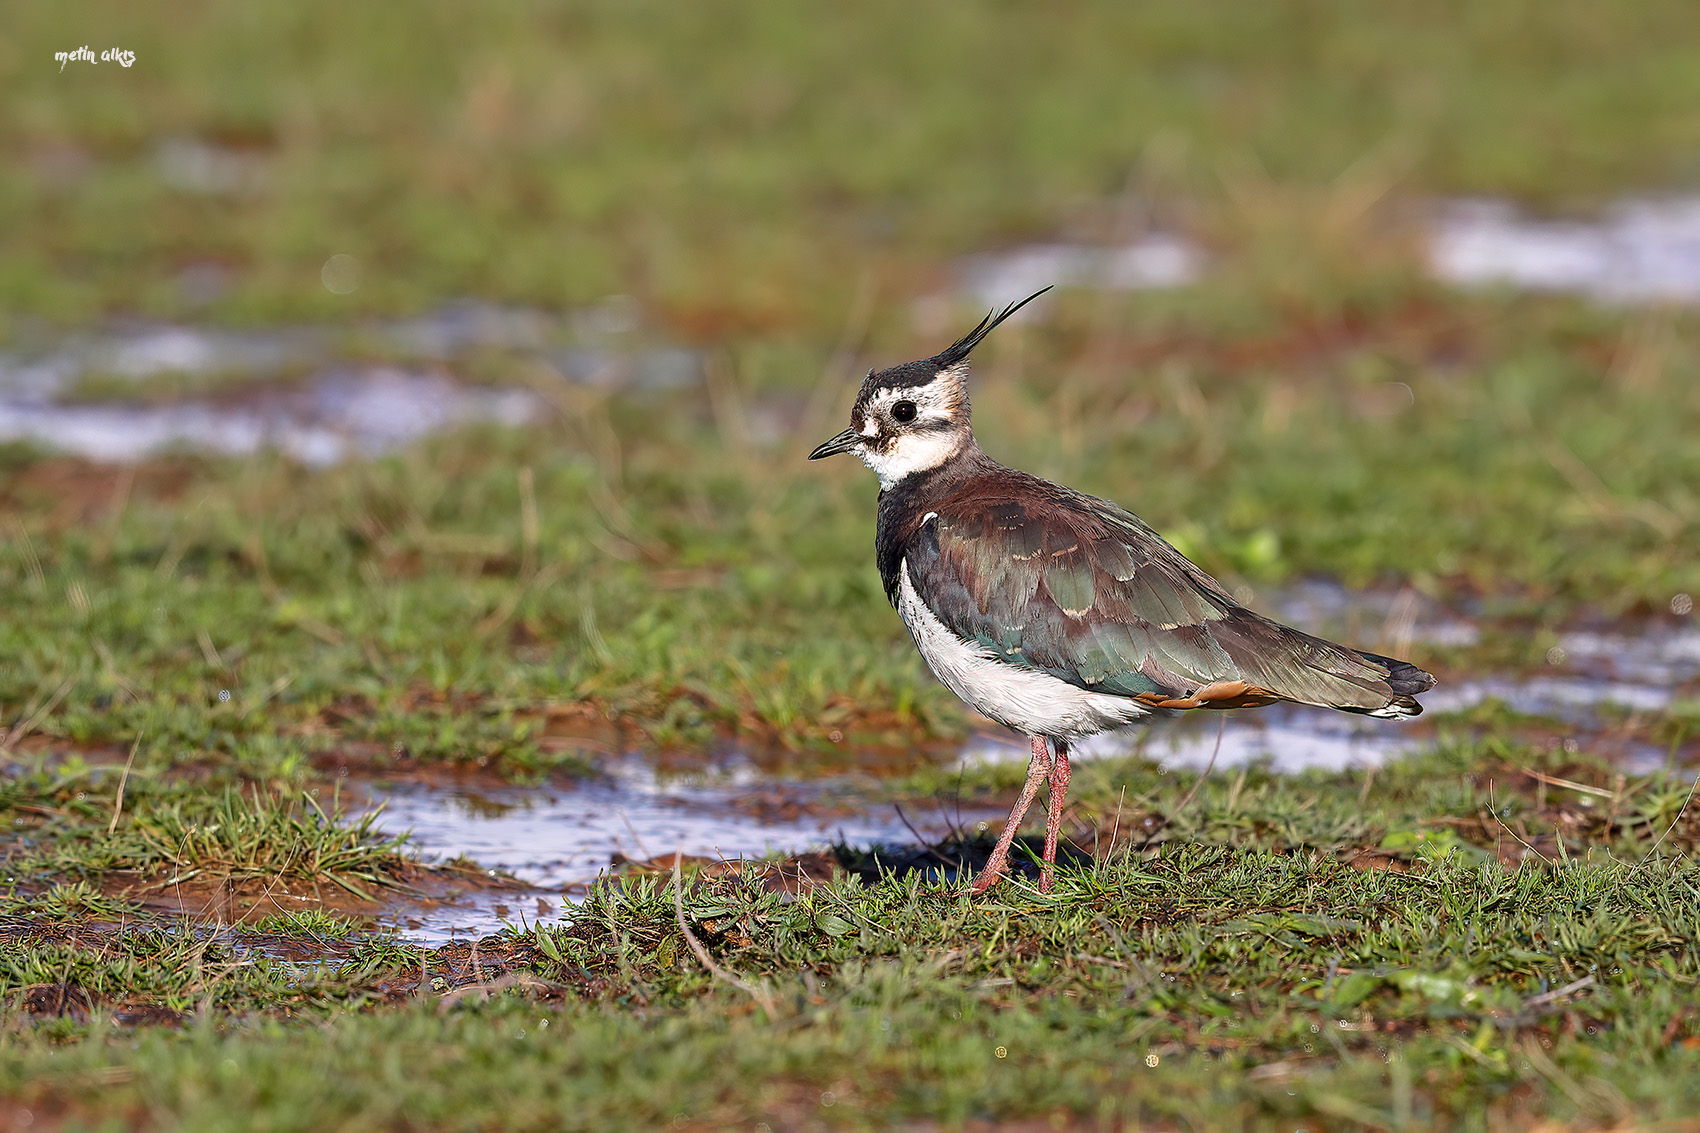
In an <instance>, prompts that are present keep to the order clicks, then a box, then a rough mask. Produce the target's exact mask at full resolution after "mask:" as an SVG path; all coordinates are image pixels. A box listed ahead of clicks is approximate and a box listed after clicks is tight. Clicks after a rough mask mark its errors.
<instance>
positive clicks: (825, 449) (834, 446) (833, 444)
mask: <svg viewBox="0 0 1700 1133" xmlns="http://www.w3.org/2000/svg"><path fill="white" fill-rule="evenodd" d="M861 441H862V438H861V436H860V435H859V434H858V433H857V432H856V430H854V429H846V430H844V431H843V432H842V433H840V434H838V435H837V436H836V437H833V438H832V439H831V440H830V441H822V442H821V443H820V444H818V445H816V446H815V451H814V452H811V453H810V454H809V459H810V460H819V459H820V458H821V457H823V456H837V455H838V454H839V453H841V452H855V451H856V446H857V445H858V444H860V443H861Z"/></svg>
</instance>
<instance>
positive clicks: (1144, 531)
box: [906, 477, 1434, 716]
mask: <svg viewBox="0 0 1700 1133" xmlns="http://www.w3.org/2000/svg"><path fill="white" fill-rule="evenodd" d="M985 487H986V485H984V484H981V485H980V486H979V490H977V491H975V492H974V493H973V494H972V495H971V496H970V495H963V496H959V497H957V498H955V499H953V500H951V501H949V503H948V504H947V505H946V506H945V507H944V508H941V509H940V510H939V511H938V512H936V513H934V514H932V515H931V516H930V517H929V518H928V519H927V520H926V521H925V522H924V523H923V524H922V526H921V528H920V530H919V531H918V532H917V537H916V538H915V539H914V541H913V542H912V543H911V544H910V550H909V552H908V554H907V556H906V557H907V559H908V565H909V573H910V578H911V580H912V582H913V585H914V586H915V588H916V590H917V591H918V593H919V594H920V596H921V598H922V600H923V601H925V602H926V603H927V605H928V607H930V608H931V609H932V610H933V611H934V612H935V613H936V614H937V615H938V617H939V619H940V620H941V621H942V622H943V623H944V624H945V625H946V626H947V627H949V628H950V629H951V630H952V632H954V633H956V634H957V635H958V636H960V637H961V638H963V639H964V640H966V641H973V642H977V643H979V644H980V645H982V646H984V647H986V648H987V649H990V650H992V651H994V652H995V653H996V654H997V655H998V656H999V657H1001V658H1002V659H1003V660H1005V661H1008V662H1010V663H1011V664H1017V665H1023V666H1027V667H1030V668H1034V669H1038V670H1042V671H1044V672H1046V673H1049V674H1051V675H1052V676H1055V677H1058V678H1060V679H1062V680H1065V681H1068V682H1069V683H1070V684H1073V685H1076V686H1078V687H1080V688H1084V689H1089V690H1092V691H1094V692H1104V693H1111V694H1115V695H1120V696H1127V697H1133V698H1136V699H1138V700H1141V701H1144V702H1146V703H1148V704H1150V705H1152V706H1154V707H1160V708H1237V707H1243V706H1248V705H1256V704H1268V703H1271V702H1274V701H1277V700H1287V701H1295V702H1297V703H1301V704H1314V705H1319V706H1323V707H1328V708H1338V709H1342V710H1345V711H1348V712H1361V713H1367V714H1370V715H1375V716H1415V715H1417V714H1418V713H1420V712H1421V711H1422V706H1421V705H1419V704H1418V703H1417V701H1416V700H1415V695H1416V694H1417V693H1420V692H1423V691H1426V690H1427V689H1429V688H1431V687H1433V684H1434V678H1433V677H1431V676H1429V674H1427V673H1425V672H1423V671H1422V670H1421V669H1418V668H1416V667H1415V666H1412V665H1409V664H1406V663H1405V662H1403V661H1397V660H1394V659H1392V658H1390V657H1382V656H1379V655H1377V654H1374V653H1365V652H1362V651H1360V650H1356V649H1351V648H1348V647H1346V646H1343V645H1336V644H1334V643H1333V642H1330V641H1324V640H1322V639H1321V638H1317V637H1312V636H1310V635H1309V634H1305V633H1301V632H1299V631H1298V630H1295V629H1292V628H1290V627H1287V626H1283V625H1281V624H1279V623H1278V622H1273V621H1271V620H1269V619H1268V618H1265V617H1263V616H1262V615H1260V614H1256V613H1253V612H1252V611H1251V610H1248V609H1246V608H1245V607H1243V606H1241V605H1240V604H1239V603H1237V602H1235V601H1234V600H1233V598H1232V597H1231V596H1230V595H1229V594H1228V593H1227V592H1226V591H1225V590H1223V589H1222V587H1221V586H1220V584H1218V583H1217V582H1216V581H1215V580H1214V579H1212V578H1211V577H1210V576H1209V575H1207V574H1205V573H1204V571H1202V570H1200V569H1199V568H1198V567H1197V566H1196V565H1194V564H1193V563H1192V562H1191V561H1189V560H1188V559H1187V558H1186V557H1185V556H1183V555H1182V554H1181V553H1180V552H1178V551H1176V550H1175V549H1174V548H1173V547H1171V546H1169V545H1168V543H1166V542H1164V541H1163V539H1162V538H1161V537H1160V536H1158V535H1157V534H1156V532H1154V531H1152V530H1151V529H1150V528H1149V527H1147V526H1146V525H1145V524H1144V523H1143V522H1142V521H1141V520H1140V519H1139V518H1138V517H1137V516H1134V515H1133V514H1131V513H1129V512H1126V511H1123V510H1122V509H1121V508H1118V507H1116V506H1115V505H1113V504H1110V503H1107V502H1105V501H1103V500H1099V499H1095V498H1093V497H1091V496H1085V495H1081V494H1079V493H1075V492H1069V491H1067V490H1066V489H1058V488H1056V487H1054V486H1053V485H1050V484H1046V483H1045V482H1043V481H1039V480H1033V479H1031V478H1027V477H1022V478H1021V480H1017V481H1013V482H1012V483H1011V484H1008V485H1005V486H1003V487H1002V488H1001V489H999V490H994V491H992V492H987V491H985Z"/></svg>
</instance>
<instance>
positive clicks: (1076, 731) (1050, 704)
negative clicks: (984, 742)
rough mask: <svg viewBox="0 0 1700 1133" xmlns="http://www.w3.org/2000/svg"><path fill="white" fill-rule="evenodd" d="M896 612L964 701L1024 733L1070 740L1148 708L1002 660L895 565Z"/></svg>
mask: <svg viewBox="0 0 1700 1133" xmlns="http://www.w3.org/2000/svg"><path fill="white" fill-rule="evenodd" d="M897 570H898V588H897V612H898V615H899V616H901V617H902V618H903V624H904V625H906V626H908V627H909V633H910V636H912V637H913V638H914V639H915V648H917V649H919V650H920V651H921V656H922V657H924V658H926V661H927V665H928V667H930V668H931V669H932V670H933V673H934V674H935V675H936V676H937V677H938V679H939V680H941V681H943V682H944V683H945V685H946V687H948V688H949V689H950V691H951V692H954V693H955V694H956V695H957V696H960V697H961V698H962V699H963V701H964V703H966V704H967V705H968V706H969V707H971V708H973V709H974V710H975V711H976V712H979V713H980V714H982V715H984V716H989V717H991V718H992V719H993V720H996V721H997V722H998V723H1000V724H1002V725H1003V726H1004V727H1006V728H1013V729H1015V730H1016V731H1018V732H1020V733H1022V734H1023V735H1027V736H1047V737H1049V738H1051V739H1058V740H1064V741H1068V742H1072V741H1074V740H1078V739H1081V738H1083V737H1085V736H1091V735H1096V734H1097V733H1099V732H1107V731H1110V730H1112V729H1114V728H1120V727H1124V726H1126V725H1128V724H1131V723H1133V722H1134V721H1135V720H1138V719H1140V718H1141V717H1144V716H1149V715H1150V714H1151V710H1150V709H1148V708H1146V707H1145V706H1144V705H1143V704H1140V703H1139V702H1138V701H1137V700H1131V699H1129V698H1127V697H1123V696H1111V695H1110V694H1108V693H1102V692H1088V691H1087V690H1086V689H1083V688H1079V687H1077V686H1075V685H1071V684H1069V683H1068V682H1067V681H1064V680H1059V679H1058V678H1056V677H1053V676H1051V675H1050V674H1049V673H1041V672H1038V671H1037V670H1033V669H1023V668H1019V667H1017V666H1015V665H1011V664H1009V663H1008V662H1005V661H1000V660H998V658H997V655H996V654H994V653H993V652H992V651H991V650H990V649H987V648H986V647H985V646H982V645H975V644H970V643H967V642H964V641H963V640H962V639H961V638H959V637H957V636H956V635H955V634H954V633H952V632H950V630H949V629H947V628H946V627H945V625H944V623H943V622H941V621H939V620H938V618H936V617H934V616H933V612H932V611H931V610H929V609H927V607H926V604H925V603H924V602H922V601H921V598H920V595H918V594H916V593H915V587H914V585H913V584H912V583H911V582H910V581H909V561H908V560H907V559H905V560H904V561H903V562H901V563H899V564H898V568H897Z"/></svg>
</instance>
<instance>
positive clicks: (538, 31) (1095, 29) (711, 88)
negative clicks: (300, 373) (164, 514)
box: [0, 0, 1700, 341]
mask: <svg viewBox="0 0 1700 1133" xmlns="http://www.w3.org/2000/svg"><path fill="white" fill-rule="evenodd" d="M1697 25H1700V17H1697V16H1696V14H1695V11H1694V7H1693V5H1692V4H1688V3H1684V2H1683V0H1631V2H1626V3H1623V4H1614V5H1600V4H1595V3H1588V2H1586V0H1546V2H1537V0H1493V2H1491V3H1464V2H1456V3H1436V2H1424V0H1395V2H1391V3H1386V4H1380V5H1377V6H1376V7H1375V8H1374V10H1373V11H1371V10H1367V9H1365V8H1364V7H1363V6H1361V5H1357V4H1352V3H1348V2H1345V0H1287V2H1281V3H1271V4H1252V3H1244V2H1230V0H1206V2H1196V0H1155V2H1149V3H1141V4H1113V3H1088V2H1080V0H1074V2H1064V3H1059V4H1054V5H1036V4H1014V3H986V4H966V3H948V4H937V5H913V4H901V3H891V2H883V0H875V2H873V3H867V4H857V5H812V4H784V3H773V2H757V3H722V2H718V0H709V2H704V3H693V4H666V3H653V2H643V0H640V2H621V3H614V2H608V3H560V4H544V3H494V4H470V3H445V2H438V0H426V2H423V3H417V4H409V5H405V6H399V5H398V6H385V5H346V4H337V3H330V2H325V0H309V2H305V3H299V4H289V5H243V4H228V3H212V2H203V3H192V2H181V0H167V2H165V3H163V4H159V5H149V6H146V7H139V6H136V5H132V4H122V3H99V2H83V3H78V4H76V5H73V6H71V7H70V8H63V7H57V6H52V5H40V4H35V5H24V6H21V7H19V8H18V9H16V10H15V11H13V12H11V13H10V14H9V15H8V18H7V35H6V36H5V42H4V43H3V44H0V85H3V87H4V89H5V92H6V98H5V100H4V105H3V107H0V131H3V133H0V144H3V145H4V148H5V151H6V152H7V153H8V155H9V159H8V161H7V163H6V164H7V166H8V169H7V173H6V175H5V178H4V196H3V198H0V232H3V233H4V240H5V245H4V248H3V256H0V263H3V267H0V271H3V272H4V275H3V278H0V298H3V300H4V304H5V306H6V308H7V310H8V311H9V312H10V313H12V314H14V315H15V314H18V313H20V312H31V313H45V314H49V315H52V316H53V317H55V318H61V319H78V318H83V317H86V316H89V315H93V314H97V313H110V312H124V313H135V312H145V313H150V314H160V315H170V314H181V313H182V311H183V307H182V303H181V300H180V298H179V297H178V296H177V295H176V289H175V288H174V287H173V286H172V281H173V279H174V277H175V274H176V272H177V270H178V269H180V268H182V267H183V266H184V265H186V264H189V263H193V262H196V261H201V260H206V261H211V262H216V263H221V264H225V265H227V266H229V267H230V268H231V269H233V271H234V272H235V275H236V283H235V286H234V287H233V288H232V289H231V291H230V293H229V294H228V295H226V296H225V297H223V298H222V299H221V300H220V301H219V302H218V303H216V304H215V305H214V306H213V309H212V311H211V312H209V313H210V314H211V315H212V316H213V317H217V318H231V319H250V320H265V319H273V318H279V317H330V316H334V315H338V314H342V313H345V312H348V311H350V310H365V311H379V310H383V311H393V310H398V309H411V308H417V307H419V306H421V305H423V304H428V303H431V302H433V301H436V300H441V299H443V298H446V297H457V296H465V295H475V296H479V297H482V298H486V299H491V300H501V301H512V302H526V303H540V304H546V305H563V304H575V303H584V302H587V301H590V300H594V299H597V298H600V297H601V296H603V295H606V294H609V293H611V292H624V293H628V294H633V295H636V296H638V297H640V298H641V299H643V300H644V302H645V303H646V304H650V307H651V309H652V310H654V311H656V312H658V313H660V314H662V315H663V316H664V317H665V318H667V319H668V320H669V322H670V324H671V325H673V326H674V328H675V329H676V330H678V331H679V332H681V333H689V334H691V335H692V336H693V337H697V338H701V339H704V340H709V341H718V340H720V339H722V338H723V337H725V336H726V335H729V334H733V335H735V334H747V333H751V332H754V331H761V332H767V333H770V332H773V331H798V332H805V333H806V332H807V331H808V330H811V329H812V330H814V331H815V332H817V333H819V332H822V331H832V330H836V329H837V326H838V325H839V323H840V322H841V319H842V312H843V311H844V309H845V308H846V307H847V306H849V304H850V302H851V298H852V295H853V293H854V289H855V286H856V281H857V279H858V276H859V273H860V272H862V271H870V272H873V273H874V275H875V278H876V280H877V281H878V282H879V283H880V284H881V285H882V286H883V287H885V288H888V289H890V291H891V292H894V293H897V294H901V293H902V292H903V291H905V290H906V289H908V288H911V287H913V286H914V285H915V284H916V282H917V280H918V279H924V278H926V277H927V276H928V274H929V273H931V272H934V271H936V270H937V268H938V265H939V263H940V260H941V258H943V257H947V256H951V255H956V254H961V253H964V252H970V251H979V250H983V249H985V248H987V247H992V246H996V245H998V244H999V243H1000V242H1004V241H1008V240H1011V239H1018V238H1027V237H1035V236H1049V235H1053V234H1055V233H1057V232H1059V231H1060V230H1063V229H1067V228H1071V227H1088V228H1089V227H1091V226H1092V225H1094V224H1095V223H1101V222H1102V219H1103V215H1102V214H1103V213H1104V212H1105V210H1106V207H1107V205H1109V204H1110V203H1112V202H1114V201H1116V200H1117V199H1118V197H1120V196H1121V195H1122V194H1123V193H1124V192H1125V191H1126V190H1127V188H1128V186H1129V185H1130V184H1133V185H1134V186H1136V187H1137V188H1139V189H1141V190H1142V191H1143V192H1145V193H1146V194H1147V195H1148V196H1150V197H1154V198H1155V200H1157V201H1159V202H1161V203H1162V204H1163V205H1164V206H1166V207H1169V208H1173V209H1176V210H1182V211H1184V212H1185V213H1186V214H1187V215H1188V216H1195V215H1196V216H1197V218H1198V223H1199V224H1201V225H1204V226H1206V227H1207V228H1208V229H1209V230H1210V231H1211V234H1212V235H1214V236H1216V237H1217V238H1218V239H1220V240H1222V241H1228V240H1230V239H1231V238H1232V237H1234V236H1243V235H1245V234H1244V233H1243V232H1239V231H1237V229H1238V228H1239V227H1241V226H1243V225H1245V224H1248V223H1254V222H1255V220H1254V218H1248V217H1247V216H1246V215H1245V214H1246V213H1247V212H1248V211H1255V208H1253V207H1250V206H1248V205H1247V203H1246V202H1245V201H1244V200H1243V199H1242V198H1244V197H1245V196H1246V195H1247V194H1253V193H1261V192H1265V191H1267V186H1277V187H1279V188H1280V189H1281V190H1282V191H1284V192H1316V191H1326V190H1327V188H1328V187H1329V186H1336V185H1338V184H1339V183H1340V181H1341V179H1342V178H1347V179H1352V178H1358V179H1360V180H1361V179H1363V178H1364V177H1365V176H1366V175H1367V176H1369V177H1371V178H1372V179H1379V180H1384V181H1385V182H1386V184H1387V186H1388V187H1390V188H1395V189H1397V190H1398V191H1400V192H1402V193H1409V194H1423V193H1466V194H1510V195H1513V196H1516V197H1519V198H1524V199H1527V200H1531V201H1537V202H1540V203H1542V204H1547V205H1564V206H1577V205H1587V204H1597V203H1599V202H1600V201H1602V200H1604V199H1605V198H1607V197H1609V196H1611V195H1612V194H1615V193H1618V192H1621V191H1623V190H1625V189H1630V188H1633V189H1669V188H1673V187H1681V186H1684V185H1689V186H1692V185H1693V184H1694V183H1695V182H1696V180H1697V179H1700V35H1697ZM85 43H86V44H88V45H89V46H91V47H92V48H93V49H94V50H95V51H96V52H97V53H98V52H99V51H100V50H101V48H102V47H103V46H121V47H127V48H128V49H130V50H133V51H135V53H136V56H137V62H136V64H135V66H133V67H131V68H129V69H123V68H121V67H119V66H118V65H116V64H98V65H93V66H91V65H89V64H86V63H73V64H71V65H68V66H66V67H65V68H64V70H63V71H61V70H60V69H59V68H58V66H57V65H55V64H53V62H52V58H53V54H54V52H56V51H61V50H66V49H70V48H75V47H77V46H81V45H83V44H85ZM182 139H195V140H199V141H202V142H205V143H209V144H213V145H216V146H219V147H222V148H224V149H225V150H228V151H230V152H232V153H235V154H239V155H241V156H243V157H245V158H247V159H249V164H248V165H246V166H244V167H243V170H244V172H241V173H236V174H234V176H235V178H236V180H237V181H238V182H239V187H235V188H233V189H232V190H231V191H229V192H223V193H216V194H205V193H202V194H197V193H194V192H187V191H184V190H182V189H181V188H174V187H172V186H171V185H169V184H167V183H165V182H164V181H163V180H162V178H161V176H160V161H159V156H160V152H161V147H162V145H165V144H167V143H169V142H171V141H173V140H182ZM1366 168H1367V170H1368V173H1367V174H1366ZM1218 229H1220V230H1218ZM334 252H345V253H349V254H353V255H355V256H357V257H359V258H360V259H361V261H362V263H363V264H364V265H365V266H366V268H367V271H366V273H365V277H364V282H363V284H362V286H361V288H360V290H359V292H358V293H357V294H356V295H355V296H353V297H351V298H349V299H342V298H338V297H335V296H331V295H329V294H328V293H327V292H326V291H325V290H324V288H323V287H321V286H320V285H319V268H320V266H321V265H322V264H323V262H324V261H325V259H326V258H327V256H328V255H330V254H332V253H334Z"/></svg>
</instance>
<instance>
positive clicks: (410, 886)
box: [101, 860, 526, 925]
mask: <svg viewBox="0 0 1700 1133" xmlns="http://www.w3.org/2000/svg"><path fill="white" fill-rule="evenodd" d="M525 889H526V887H525V886H524V885H522V884H521V883H519V882H516V881H514V880H512V879H511V878H507V877H504V876H502V875H500V874H498V873H497V872H495V871H493V870H491V871H483V870H475V869H467V868H463V867H461V866H458V865H455V864H441V865H431V866H423V865H418V864H415V863H412V862H408V861H405V860H398V861H397V862H396V863H395V867H394V871H393V875H386V876H383V877H381V878H379V879H377V880H373V879H372V878H342V879H340V880H339V879H335V878H330V877H316V878H309V879H302V878H290V877H243V878H230V877H220V878H208V877H203V876H192V877H188V878H183V879H180V878H177V877H175V876H171V875H165V876H161V875H157V874H147V875H144V874H138V873H134V872H130V871H126V870H117V871H114V872H112V873H109V874H106V875H104V876H103V877H102V878H101V890H102V892H104V893H105V894H107V895H108V896H111V897H116V898H118V899H119V900H123V901H129V902H132V903H134V904H136V905H139V906H140V907H141V909H142V911H144V912H147V913H163V914H166V915H169V916H176V917H185V918H188V919H190V920H191V921H194V922H200V923H208V924H213V925H247V924H253V923H255V922H258V921H261V920H264V919H266V918H268V917H276V916H280V915H287V914H291V913H311V912H327V913H335V914H338V915H341V916H346V917H352V918H355V919H357V920H365V921H371V922H373V923H376V922H377V921H378V920H379V919H380V916H381V915H382V916H401V915H406V916H415V915H417V916H430V915H433V914H436V913H437V912H438V911H440V910H442V909H444V908H448V907H452V906H455V905H457V904H459V903H462V902H475V901H480V900H487V901H489V902H493V903H499V902H500V901H502V900H504V899H507V900H517V899H518V898H517V896H516V894H518V893H520V892H522V891H524V890H525Z"/></svg>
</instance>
